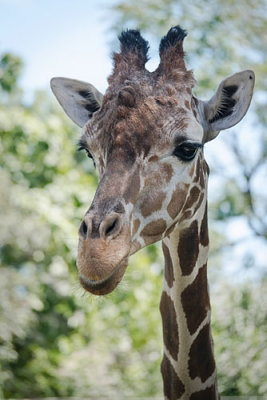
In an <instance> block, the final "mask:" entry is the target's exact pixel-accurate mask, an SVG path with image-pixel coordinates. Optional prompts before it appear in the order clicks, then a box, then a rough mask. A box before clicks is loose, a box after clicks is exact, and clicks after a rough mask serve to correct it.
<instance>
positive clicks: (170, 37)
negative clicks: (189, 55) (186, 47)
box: [159, 25, 187, 56]
mask: <svg viewBox="0 0 267 400" xmlns="http://www.w3.org/2000/svg"><path fill="white" fill-rule="evenodd" d="M186 36H187V32H186V31H185V30H184V29H182V28H181V27H180V26H179V25H177V26H173V27H172V28H171V29H170V30H169V31H168V33H167V35H166V36H164V37H163V38H162V39H161V42H160V45H159V54H160V56H162V55H163V54H164V52H165V51H166V50H168V49H170V48H175V49H176V50H177V52H181V51H182V52H183V40H184V38H185V37H186Z"/></svg>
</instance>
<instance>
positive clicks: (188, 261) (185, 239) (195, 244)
mask: <svg viewBox="0 0 267 400" xmlns="http://www.w3.org/2000/svg"><path fill="white" fill-rule="evenodd" d="M198 253H199V237H198V225H197V221H193V222H192V224H191V225H190V226H189V227H188V228H185V229H184V230H183V231H182V232H181V233H180V238H179V243H178V255H179V259H180V266H181V270H182V274H183V275H190V274H191V272H192V271H193V269H194V266H195V264H196V260H197V257H198Z"/></svg>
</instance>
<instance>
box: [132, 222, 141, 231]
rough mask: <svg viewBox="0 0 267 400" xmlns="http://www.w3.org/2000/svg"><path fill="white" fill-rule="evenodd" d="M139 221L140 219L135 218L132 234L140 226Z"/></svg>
mask: <svg viewBox="0 0 267 400" xmlns="http://www.w3.org/2000/svg"><path fill="white" fill-rule="evenodd" d="M140 224H141V222H140V219H138V218H137V219H135V220H134V224H133V234H135V233H136V232H137V230H138V228H139V226H140Z"/></svg>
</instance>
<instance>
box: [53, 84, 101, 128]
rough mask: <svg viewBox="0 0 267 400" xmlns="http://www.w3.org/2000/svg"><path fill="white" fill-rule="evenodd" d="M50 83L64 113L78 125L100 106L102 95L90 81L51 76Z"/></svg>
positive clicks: (85, 120)
mask: <svg viewBox="0 0 267 400" xmlns="http://www.w3.org/2000/svg"><path fill="white" fill-rule="evenodd" d="M50 85H51V89H52V92H53V93H54V95H55V96H56V98H57V100H58V102H59V104H60V105H61V106H62V108H63V110H64V111H65V113H66V114H67V115H68V116H69V117H70V119H72V121H73V122H75V124H77V125H78V126H80V127H83V126H84V124H85V123H86V122H87V121H88V120H89V119H90V118H91V117H92V115H93V113H94V112H95V111H97V110H98V109H99V108H100V107H101V103H102V98H103V95H102V94H101V93H100V92H99V91H98V90H97V89H96V88H95V87H94V86H93V85H90V83H86V82H82V81H77V80H75V79H68V78H53V79H51V82H50Z"/></svg>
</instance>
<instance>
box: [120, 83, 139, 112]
mask: <svg viewBox="0 0 267 400" xmlns="http://www.w3.org/2000/svg"><path fill="white" fill-rule="evenodd" d="M118 104H119V105H124V106H125V107H130V108H131V107H134V106H135V105H136V99H135V93H134V89H133V88H132V87H130V86H126V87H124V88H123V89H121V90H120V91H119V94H118Z"/></svg>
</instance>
